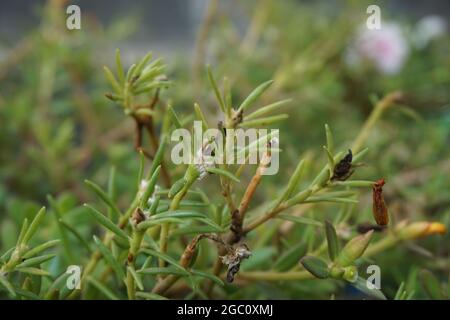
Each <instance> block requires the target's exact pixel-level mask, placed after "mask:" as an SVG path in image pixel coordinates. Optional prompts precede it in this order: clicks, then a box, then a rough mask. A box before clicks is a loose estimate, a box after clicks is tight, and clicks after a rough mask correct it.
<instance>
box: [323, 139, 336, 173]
mask: <svg viewBox="0 0 450 320" xmlns="http://www.w3.org/2000/svg"><path fill="white" fill-rule="evenodd" d="M323 150H325V153H326V155H327V161H328V170H330V176H331V175H332V174H333V170H334V159H333V154H332V153H331V152H330V150H329V149H328V148H327V147H326V146H323Z"/></svg>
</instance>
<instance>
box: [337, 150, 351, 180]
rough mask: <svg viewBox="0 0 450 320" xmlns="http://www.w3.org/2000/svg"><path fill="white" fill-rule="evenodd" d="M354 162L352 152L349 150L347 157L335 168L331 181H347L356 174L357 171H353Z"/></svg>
mask: <svg viewBox="0 0 450 320" xmlns="http://www.w3.org/2000/svg"><path fill="white" fill-rule="evenodd" d="M352 160H353V154H352V150H350V149H348V153H347V155H346V156H345V157H344V158H343V159H342V160H341V161H339V163H338V164H337V165H336V166H335V167H334V169H333V176H332V177H331V180H339V181H345V180H347V179H348V178H350V176H351V175H352V174H353V172H355V170H352Z"/></svg>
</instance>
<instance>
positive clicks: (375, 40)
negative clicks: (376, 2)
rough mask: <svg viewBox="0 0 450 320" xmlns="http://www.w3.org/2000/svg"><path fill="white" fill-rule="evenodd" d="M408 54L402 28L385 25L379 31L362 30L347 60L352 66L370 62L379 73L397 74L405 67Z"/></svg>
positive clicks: (394, 25) (350, 49) (364, 28)
mask: <svg viewBox="0 0 450 320" xmlns="http://www.w3.org/2000/svg"><path fill="white" fill-rule="evenodd" d="M408 54H409V46H408V44H407V42H406V39H405V38H404V36H403V34H402V31H401V29H400V27H399V26H398V25H397V24H394V23H383V24H382V25H381V29H379V30H369V29H368V28H366V27H365V26H364V27H363V28H361V29H360V30H359V32H358V34H357V36H356V39H355V42H354V43H353V45H352V46H351V47H350V48H349V50H348V51H347V56H346V60H347V62H348V63H349V64H350V65H356V64H359V63H361V62H362V61H369V62H370V63H372V64H373V65H374V66H375V67H376V68H377V70H378V71H380V72H382V73H385V74H395V73H398V72H399V71H400V70H401V68H402V67H403V65H404V63H405V60H406V58H407V56H408Z"/></svg>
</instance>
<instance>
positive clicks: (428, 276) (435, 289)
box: [420, 269, 445, 300]
mask: <svg viewBox="0 0 450 320" xmlns="http://www.w3.org/2000/svg"><path fill="white" fill-rule="evenodd" d="M420 282H421V283H422V287H423V288H424V289H425V292H426V293H427V295H428V296H429V297H430V299H432V300H445V296H444V293H443V290H442V287H441V284H440V283H439V280H438V279H437V278H436V277H435V276H434V275H433V273H431V271H429V270H426V269H424V270H422V271H421V272H420Z"/></svg>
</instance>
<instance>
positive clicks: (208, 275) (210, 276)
mask: <svg viewBox="0 0 450 320" xmlns="http://www.w3.org/2000/svg"><path fill="white" fill-rule="evenodd" d="M190 272H191V273H192V274H193V275H194V276H198V277H202V278H206V279H209V280H211V281H212V282H214V283H215V284H217V285H219V286H222V287H223V286H225V284H224V283H223V281H222V280H221V279H220V278H219V277H217V276H215V275H213V274H211V273H208V272H203V271H200V270H194V269H191V270H190Z"/></svg>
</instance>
